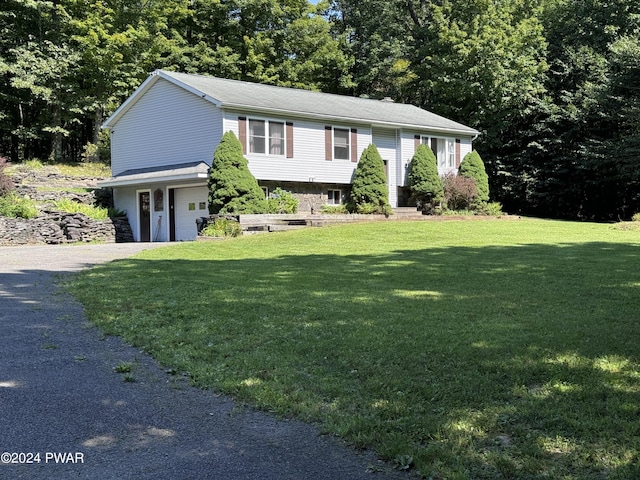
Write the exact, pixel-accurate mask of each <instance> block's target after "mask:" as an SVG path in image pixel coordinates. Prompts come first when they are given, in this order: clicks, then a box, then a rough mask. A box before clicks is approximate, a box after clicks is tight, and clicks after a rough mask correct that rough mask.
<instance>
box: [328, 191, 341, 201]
mask: <svg viewBox="0 0 640 480" xmlns="http://www.w3.org/2000/svg"><path fill="white" fill-rule="evenodd" d="M329 192H338V203H330V202H329V200H330V199H331V197H330V196H329ZM327 205H342V190H340V189H338V188H330V189H328V190H327Z"/></svg>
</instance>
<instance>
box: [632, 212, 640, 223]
mask: <svg viewBox="0 0 640 480" xmlns="http://www.w3.org/2000/svg"><path fill="white" fill-rule="evenodd" d="M631 221H632V222H640V212H638V213H634V214H633V216H632V217H631Z"/></svg>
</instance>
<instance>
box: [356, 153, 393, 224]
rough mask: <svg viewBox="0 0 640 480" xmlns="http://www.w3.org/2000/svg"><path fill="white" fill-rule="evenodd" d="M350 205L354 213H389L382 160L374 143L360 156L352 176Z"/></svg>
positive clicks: (387, 192)
mask: <svg viewBox="0 0 640 480" xmlns="http://www.w3.org/2000/svg"><path fill="white" fill-rule="evenodd" d="M351 205H352V208H353V209H354V211H355V212H356V213H367V214H370V213H384V214H386V215H388V214H390V213H391V206H390V205H389V190H388V188H387V177H386V175H385V173H384V162H383V161H382V157H381V156H380V153H378V149H377V147H376V146H375V145H374V144H371V145H369V146H368V147H367V148H365V149H364V151H363V152H362V155H361V156H360V161H359V162H358V166H357V167H356V171H355V173H354V176H353V184H352V187H351Z"/></svg>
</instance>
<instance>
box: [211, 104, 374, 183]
mask: <svg viewBox="0 0 640 480" xmlns="http://www.w3.org/2000/svg"><path fill="white" fill-rule="evenodd" d="M239 116H240V117H246V119H247V122H246V123H247V124H248V123H249V120H250V119H251V118H255V117H252V116H251V114H250V113H248V112H240V113H239V112H237V111H225V113H224V125H223V130H224V131H225V132H226V131H228V130H231V131H233V132H234V134H235V135H236V136H237V137H239V131H238V128H239V122H238V117H239ZM265 120H267V121H274V122H279V123H281V122H284V123H285V124H286V122H293V132H294V135H293V151H294V155H293V157H291V158H287V157H285V156H275V155H265V154H253V153H251V152H249V151H248V152H247V154H246V155H245V157H246V158H247V160H248V162H249V170H250V171H251V173H252V174H253V175H254V176H255V177H256V178H257V179H258V180H265V181H266V180H274V181H284V182H310V183H336V184H345V185H347V184H350V183H351V180H352V178H353V172H354V170H355V168H356V166H357V163H355V162H346V161H335V162H327V161H326V160H325V152H324V138H325V137H324V136H325V123H322V122H320V121H313V120H304V119H298V118H265ZM339 128H344V129H345V130H346V129H347V128H348V127H347V126H346V125H345V126H341V127H339ZM353 128H356V129H357V142H356V145H357V146H358V158H360V155H362V151H363V149H364V148H366V146H367V145H369V144H370V143H371V142H372V138H371V129H370V128H367V127H366V126H362V125H354V126H353ZM247 141H248V135H247ZM247 150H248V149H247Z"/></svg>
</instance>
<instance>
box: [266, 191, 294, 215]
mask: <svg viewBox="0 0 640 480" xmlns="http://www.w3.org/2000/svg"><path fill="white" fill-rule="evenodd" d="M299 204H300V202H299V200H298V199H297V198H296V197H294V196H293V194H292V193H291V192H288V191H286V190H283V189H282V188H280V187H278V188H276V189H275V190H274V191H273V192H271V194H270V195H269V200H267V213H296V212H297V211H298V205H299Z"/></svg>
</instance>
